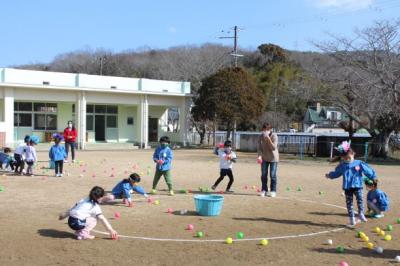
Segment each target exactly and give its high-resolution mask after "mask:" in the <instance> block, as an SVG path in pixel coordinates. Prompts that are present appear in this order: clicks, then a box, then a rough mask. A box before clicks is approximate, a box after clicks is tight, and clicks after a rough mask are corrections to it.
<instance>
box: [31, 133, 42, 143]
mask: <svg viewBox="0 0 400 266" xmlns="http://www.w3.org/2000/svg"><path fill="white" fill-rule="evenodd" d="M29 141H30V142H32V143H34V144H38V143H39V142H40V140H39V137H38V136H35V135H32V136H30V140H29Z"/></svg>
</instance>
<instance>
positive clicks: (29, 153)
mask: <svg viewBox="0 0 400 266" xmlns="http://www.w3.org/2000/svg"><path fill="white" fill-rule="evenodd" d="M38 143H39V138H38V137H37V136H28V135H27V136H25V138H24V143H23V144H20V145H18V147H17V148H16V149H15V151H14V156H12V155H11V149H10V148H8V147H6V148H4V151H3V152H2V153H0V165H1V168H3V169H4V167H5V169H6V170H10V171H13V172H15V173H16V174H19V175H22V174H26V175H30V176H33V165H34V164H35V162H36V161H37V156H36V149H35V145H37V144H38ZM25 163H26V165H27V169H26V170H25Z"/></svg>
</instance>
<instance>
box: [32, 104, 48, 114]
mask: <svg viewBox="0 0 400 266" xmlns="http://www.w3.org/2000/svg"><path fill="white" fill-rule="evenodd" d="M33 111H35V112H45V111H46V104H45V103H34V104H33Z"/></svg>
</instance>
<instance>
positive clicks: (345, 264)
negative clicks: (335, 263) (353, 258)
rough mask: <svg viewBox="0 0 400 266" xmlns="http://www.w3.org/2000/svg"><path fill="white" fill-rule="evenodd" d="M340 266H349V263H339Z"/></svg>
mask: <svg viewBox="0 0 400 266" xmlns="http://www.w3.org/2000/svg"><path fill="white" fill-rule="evenodd" d="M339 266H349V264H348V263H347V262H345V261H341V262H340V263H339Z"/></svg>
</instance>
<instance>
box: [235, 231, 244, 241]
mask: <svg viewBox="0 0 400 266" xmlns="http://www.w3.org/2000/svg"><path fill="white" fill-rule="evenodd" d="M243 237H244V234H243V232H237V233H236V238H237V239H243Z"/></svg>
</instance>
